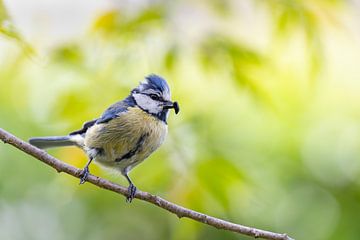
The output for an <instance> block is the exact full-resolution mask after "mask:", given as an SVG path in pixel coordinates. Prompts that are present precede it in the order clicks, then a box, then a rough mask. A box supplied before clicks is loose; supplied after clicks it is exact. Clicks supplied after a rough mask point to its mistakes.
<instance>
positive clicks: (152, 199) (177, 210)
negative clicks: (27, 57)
mask: <svg viewBox="0 0 360 240" xmlns="http://www.w3.org/2000/svg"><path fill="white" fill-rule="evenodd" d="M0 139H1V140H2V141H3V142H4V143H8V144H11V145H13V146H14V147H16V148H18V149H19V150H21V151H23V152H25V153H27V154H29V155H31V156H33V157H34V158H36V159H38V160H40V161H41V162H43V163H45V164H47V165H49V166H51V167H53V168H55V169H56V171H58V172H59V173H60V172H65V173H67V174H69V175H71V176H74V177H76V178H78V177H80V172H81V170H80V169H77V168H75V167H73V166H71V165H69V164H66V163H64V162H61V161H60V160H58V159H56V158H54V157H52V156H51V155H49V154H47V153H46V152H45V151H43V150H41V149H38V148H36V147H34V146H32V145H30V144H29V143H27V142H24V141H22V140H21V139H19V138H17V137H15V136H14V135H12V134H10V133H9V132H6V131H5V130H3V129H1V128H0ZM87 181H88V182H90V183H92V184H94V185H96V186H98V187H100V188H104V189H107V190H110V191H113V192H116V193H120V194H122V195H124V196H127V188H125V187H123V186H120V185H118V184H115V183H113V182H110V181H108V180H105V179H102V178H100V177H96V176H94V175H91V174H90V175H89V177H88V178H87ZM135 198H138V199H141V200H143V201H146V202H149V203H152V204H154V205H156V206H158V207H160V208H163V209H165V210H167V211H169V212H171V213H174V214H176V215H177V216H178V217H179V218H182V217H187V218H190V219H193V220H195V221H198V222H201V223H204V224H207V225H210V226H213V227H216V228H218V229H224V230H227V231H232V232H237V233H240V234H244V235H248V236H251V237H255V238H263V239H271V240H293V239H292V238H290V237H289V236H287V235H286V234H280V233H273V232H269V231H264V230H260V229H256V228H252V227H247V226H243V225H240V224H235V223H231V222H228V221H225V220H222V219H219V218H215V217H211V216H208V215H206V214H203V213H200V212H196V211H193V210H190V209H187V208H184V207H182V206H179V205H177V204H174V203H172V202H169V201H166V200H165V199H163V198H160V197H158V196H156V195H152V194H150V193H147V192H142V191H139V190H138V191H136V194H135Z"/></svg>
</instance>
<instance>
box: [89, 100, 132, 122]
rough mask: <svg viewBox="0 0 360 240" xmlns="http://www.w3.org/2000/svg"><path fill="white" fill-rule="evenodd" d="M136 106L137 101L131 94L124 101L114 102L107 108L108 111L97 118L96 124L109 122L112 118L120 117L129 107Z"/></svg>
mask: <svg viewBox="0 0 360 240" xmlns="http://www.w3.org/2000/svg"><path fill="white" fill-rule="evenodd" d="M134 106H135V101H134V99H133V98H132V97H131V96H129V97H127V98H125V99H124V100H122V101H119V102H117V103H114V104H113V105H111V106H110V107H109V108H108V109H106V111H105V112H104V113H103V115H102V116H101V117H100V118H98V119H97V120H96V124H99V123H107V122H109V121H110V120H112V119H114V118H116V117H118V116H119V114H120V113H122V112H125V111H127V110H128V108H129V107H134Z"/></svg>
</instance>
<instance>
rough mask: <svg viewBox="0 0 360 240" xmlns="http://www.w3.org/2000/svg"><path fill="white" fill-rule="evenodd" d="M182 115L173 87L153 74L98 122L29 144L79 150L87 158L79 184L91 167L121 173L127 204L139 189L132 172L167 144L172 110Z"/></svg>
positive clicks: (98, 119) (87, 174) (95, 120)
mask: <svg viewBox="0 0 360 240" xmlns="http://www.w3.org/2000/svg"><path fill="white" fill-rule="evenodd" d="M171 109H174V111H175V114H178V113H179V111H180V108H179V104H178V102H176V101H174V102H173V101H171V92H170V87H169V85H168V83H167V82H166V80H165V79H164V78H162V77H160V76H159V75H155V74H150V75H148V76H146V77H145V78H144V80H143V81H141V82H140V83H139V85H138V86H137V87H135V88H134V89H132V90H131V91H130V94H129V95H128V96H127V97H126V98H125V99H123V100H121V101H118V102H116V103H114V104H113V105H111V106H110V107H109V108H107V109H106V110H105V112H104V113H103V114H102V115H101V116H100V117H99V118H96V119H93V120H91V121H87V122H85V123H84V124H83V126H82V128H81V129H80V130H77V131H73V132H71V133H69V134H68V135H66V136H50V137H33V138H30V139H29V143H30V144H32V145H33V146H35V147H38V148H40V149H47V148H53V147H64V146H76V147H79V148H81V149H82V150H83V151H84V152H85V153H86V155H87V156H88V161H87V163H86V165H85V167H84V168H83V169H82V170H81V173H80V184H83V183H85V182H86V180H87V178H88V176H89V173H90V172H89V165H90V164H91V163H92V162H93V161H94V162H95V163H97V164H99V165H102V166H105V167H108V168H111V169H115V170H118V171H120V173H121V174H122V175H123V176H124V177H125V178H126V179H127V181H128V183H129V186H128V189H127V196H126V202H129V203H130V202H131V201H132V200H133V198H134V197H135V194H136V191H137V188H136V187H135V185H134V183H133V182H132V180H131V179H130V177H129V175H128V174H129V172H130V171H131V170H132V169H133V168H134V167H135V166H137V165H138V164H140V163H141V162H143V161H144V160H145V159H146V158H147V157H149V156H150V154H152V153H153V152H154V151H155V150H156V149H158V148H159V147H160V145H161V144H162V143H163V142H164V140H165V137H166V135H167V132H168V126H167V119H168V116H169V110H171Z"/></svg>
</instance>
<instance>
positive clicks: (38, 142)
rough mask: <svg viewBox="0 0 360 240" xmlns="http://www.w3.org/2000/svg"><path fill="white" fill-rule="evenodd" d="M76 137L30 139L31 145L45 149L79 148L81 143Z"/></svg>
mask: <svg viewBox="0 0 360 240" xmlns="http://www.w3.org/2000/svg"><path fill="white" fill-rule="evenodd" d="M76 140H77V139H74V136H52V137H34V138H30V139H29V143H30V144H31V145H34V146H35V147H38V148H41V149H45V148H52V147H65V146H74V145H76V146H78V145H79V143H78V141H76Z"/></svg>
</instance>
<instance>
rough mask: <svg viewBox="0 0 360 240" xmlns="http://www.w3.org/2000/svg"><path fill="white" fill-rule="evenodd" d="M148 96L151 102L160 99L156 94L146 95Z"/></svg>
mask: <svg viewBox="0 0 360 240" xmlns="http://www.w3.org/2000/svg"><path fill="white" fill-rule="evenodd" d="M148 96H149V97H150V98H151V99H152V100H160V99H161V97H160V96H159V95H157V94H154V93H151V94H148Z"/></svg>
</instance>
